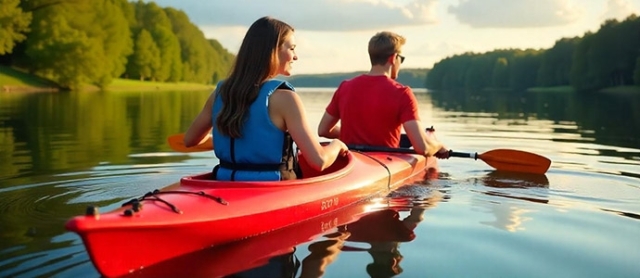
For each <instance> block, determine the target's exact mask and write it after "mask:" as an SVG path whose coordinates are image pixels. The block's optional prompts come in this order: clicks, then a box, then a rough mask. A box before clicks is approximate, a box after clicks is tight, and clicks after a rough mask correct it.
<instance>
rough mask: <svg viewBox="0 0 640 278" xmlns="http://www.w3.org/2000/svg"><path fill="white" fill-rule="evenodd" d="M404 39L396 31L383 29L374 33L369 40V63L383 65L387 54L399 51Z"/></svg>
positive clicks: (387, 57)
mask: <svg viewBox="0 0 640 278" xmlns="http://www.w3.org/2000/svg"><path fill="white" fill-rule="evenodd" d="M405 42H406V39H405V38H404V37H403V36H400V35H398V34H396V33H393V32H389V31H384V32H379V33H377V34H375V35H374V36H373V37H371V39H370V40H369V60H371V65H384V64H386V63H387V60H388V59H389V56H391V55H393V54H395V53H400V48H401V47H402V46H403V45H404V43H405Z"/></svg>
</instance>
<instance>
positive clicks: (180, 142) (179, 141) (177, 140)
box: [167, 133, 213, 153]
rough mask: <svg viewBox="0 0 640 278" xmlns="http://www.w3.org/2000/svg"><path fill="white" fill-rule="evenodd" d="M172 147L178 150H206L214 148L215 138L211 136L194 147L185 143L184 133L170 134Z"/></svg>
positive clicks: (185, 151) (169, 138) (187, 151)
mask: <svg viewBox="0 0 640 278" xmlns="http://www.w3.org/2000/svg"><path fill="white" fill-rule="evenodd" d="M167 141H168V142H169V146H171V149H172V150H174V151H177V152H184V153H189V152H204V151H211V150H213V140H211V137H209V139H208V140H206V141H203V142H200V144H198V145H195V146H193V147H187V146H185V145H184V133H180V134H174V135H170V136H169V137H168V138H167Z"/></svg>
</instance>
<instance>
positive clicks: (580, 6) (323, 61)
mask: <svg viewBox="0 0 640 278" xmlns="http://www.w3.org/2000/svg"><path fill="white" fill-rule="evenodd" d="M155 2H156V3H158V4H159V5H160V6H171V7H174V8H177V9H180V10H183V11H184V12H186V13H187V15H188V16H189V18H190V19H191V21H192V22H194V23H195V24H196V25H198V26H199V27H200V29H201V30H202V31H203V32H204V33H205V36H207V37H208V38H215V39H217V40H219V41H220V42H221V43H222V45H223V46H225V47H226V48H227V49H229V50H230V51H231V52H233V53H235V52H236V51H237V49H238V48H239V47H240V43H241V41H242V38H243V36H244V33H245V32H246V30H247V28H248V26H249V25H251V23H253V21H255V20H256V19H258V18H260V17H262V16H265V15H270V16H274V17H276V18H278V19H281V20H283V21H285V22H287V23H289V24H291V25H292V26H293V27H294V28H295V29H296V39H297V44H298V47H297V53H298V57H299V60H298V61H296V62H295V63H294V64H293V74H294V75H295V74H306V73H328V72H347V71H355V70H368V69H369V60H368V56H367V42H368V40H369V38H370V37H371V36H372V35H374V34H375V33H376V32H378V31H383V30H386V31H393V32H396V33H399V34H401V35H403V36H405V37H406V38H407V44H406V45H405V47H404V49H403V54H405V56H406V57H407V60H406V61H405V65H404V66H405V67H410V68H428V67H432V66H433V64H434V63H435V62H437V61H439V60H441V59H443V58H445V57H447V56H451V55H455V54H461V53H464V52H468V51H473V52H485V51H490V50H493V49H497V48H503V49H504V48H550V47H552V46H553V44H554V42H555V41H556V40H558V39H560V38H563V37H575V36H582V35H583V34H584V33H585V32H586V31H596V30H597V29H598V28H599V26H600V24H601V23H602V22H603V21H604V20H605V19H608V18H617V19H619V20H622V19H624V18H626V17H627V16H629V15H630V14H632V13H635V14H636V15H640V12H639V11H640V0H269V1H262V0H229V1H221V0H210V1H205V0H158V1H155Z"/></svg>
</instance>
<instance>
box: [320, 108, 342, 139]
mask: <svg viewBox="0 0 640 278" xmlns="http://www.w3.org/2000/svg"><path fill="white" fill-rule="evenodd" d="M338 120H339V119H338V118H336V117H334V116H331V114H329V113H327V112H324V115H322V119H321V120H320V124H319V125H318V136H321V137H325V138H329V139H337V138H339V137H340V125H339V124H338Z"/></svg>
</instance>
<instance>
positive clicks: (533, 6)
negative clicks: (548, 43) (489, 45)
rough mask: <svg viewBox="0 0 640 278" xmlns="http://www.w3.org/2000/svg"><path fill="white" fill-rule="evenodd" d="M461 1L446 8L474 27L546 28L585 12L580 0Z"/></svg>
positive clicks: (565, 22)
mask: <svg viewBox="0 0 640 278" xmlns="http://www.w3.org/2000/svg"><path fill="white" fill-rule="evenodd" d="M577 3H578V4H576V3H574V2H573V1H571V0H532V1H525V0H508V1H505V0H460V2H459V3H458V5H457V6H453V5H452V6H449V9H448V11H449V13H452V14H454V15H455V16H456V18H457V19H458V21H460V22H461V23H463V24H467V25H470V26H471V27H474V28H527V27H548V26H559V25H566V24H569V23H573V22H575V21H576V20H578V19H579V18H580V17H582V16H583V15H584V13H585V10H584V8H583V7H582V6H581V4H582V0H581V1H578V2H577Z"/></svg>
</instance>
